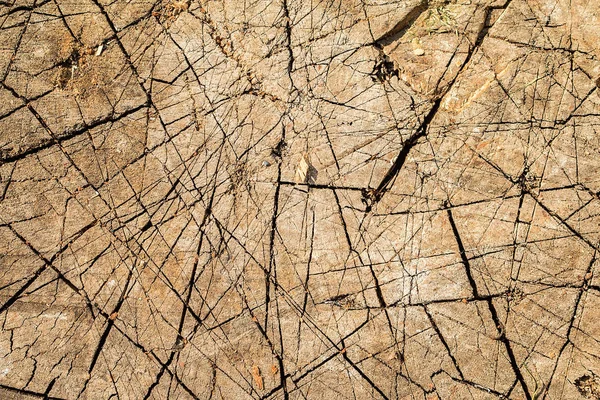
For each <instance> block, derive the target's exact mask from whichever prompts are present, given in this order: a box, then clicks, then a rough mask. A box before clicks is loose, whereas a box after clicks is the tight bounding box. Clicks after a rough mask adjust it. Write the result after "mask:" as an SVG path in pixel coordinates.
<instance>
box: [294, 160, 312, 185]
mask: <svg viewBox="0 0 600 400" xmlns="http://www.w3.org/2000/svg"><path fill="white" fill-rule="evenodd" d="M308 168H310V162H309V161H308V155H307V154H304V155H303V156H302V159H301V160H300V163H298V168H296V176H295V177H294V180H295V181H296V183H298V184H303V183H306V182H307V181H308Z"/></svg>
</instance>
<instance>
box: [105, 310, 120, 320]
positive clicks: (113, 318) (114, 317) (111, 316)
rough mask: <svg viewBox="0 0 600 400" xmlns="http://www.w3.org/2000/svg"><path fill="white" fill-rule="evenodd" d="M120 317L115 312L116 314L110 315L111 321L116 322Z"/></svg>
mask: <svg viewBox="0 0 600 400" xmlns="http://www.w3.org/2000/svg"><path fill="white" fill-rule="evenodd" d="M118 316H119V313H118V312H116V311H115V312H114V313H112V314H110V316H109V317H108V319H110V320H111V321H114V320H115V319H117V317H118Z"/></svg>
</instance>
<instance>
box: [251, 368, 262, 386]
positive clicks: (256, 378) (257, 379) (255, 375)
mask: <svg viewBox="0 0 600 400" xmlns="http://www.w3.org/2000/svg"><path fill="white" fill-rule="evenodd" d="M252 378H254V383H255V384H256V387H257V388H258V389H259V390H263V389H264V387H265V385H264V383H263V378H262V376H261V374H260V368H258V365H253V366H252Z"/></svg>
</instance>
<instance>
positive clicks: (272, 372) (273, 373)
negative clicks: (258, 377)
mask: <svg viewBox="0 0 600 400" xmlns="http://www.w3.org/2000/svg"><path fill="white" fill-rule="evenodd" d="M278 372H279V368H277V365H275V364H273V365H271V375H277V373H278Z"/></svg>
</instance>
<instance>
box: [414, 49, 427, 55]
mask: <svg viewBox="0 0 600 400" xmlns="http://www.w3.org/2000/svg"><path fill="white" fill-rule="evenodd" d="M413 53H414V55H415V56H422V55H423V54H425V50H423V49H421V48H418V49H414V50H413Z"/></svg>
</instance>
